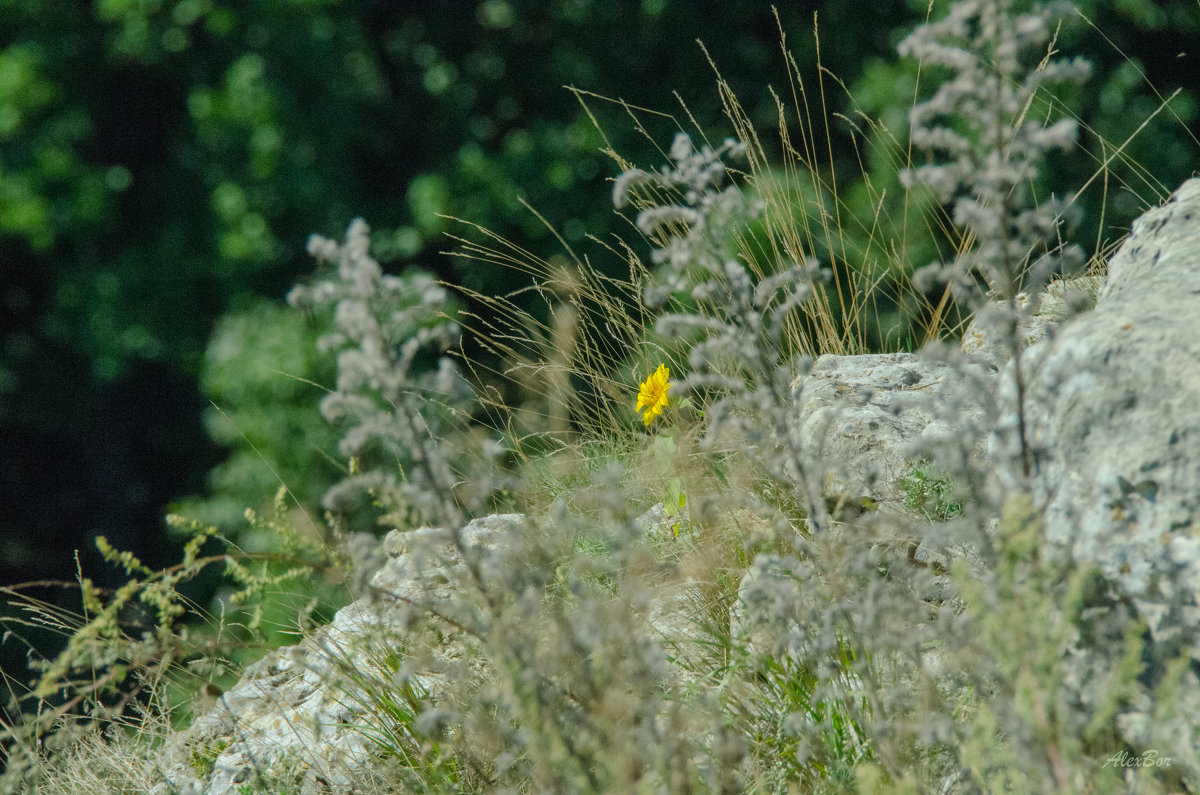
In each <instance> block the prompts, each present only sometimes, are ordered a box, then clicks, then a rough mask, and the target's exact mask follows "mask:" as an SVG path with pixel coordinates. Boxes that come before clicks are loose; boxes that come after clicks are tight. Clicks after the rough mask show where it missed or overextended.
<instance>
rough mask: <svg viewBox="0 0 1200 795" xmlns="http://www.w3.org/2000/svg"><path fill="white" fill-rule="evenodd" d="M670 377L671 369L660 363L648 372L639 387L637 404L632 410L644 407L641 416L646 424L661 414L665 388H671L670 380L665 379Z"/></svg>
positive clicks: (665, 393)
mask: <svg viewBox="0 0 1200 795" xmlns="http://www.w3.org/2000/svg"><path fill="white" fill-rule="evenodd" d="M670 377H671V371H670V370H668V369H667V366H666V365H665V364H660V365H659V366H658V369H657V370H655V371H654V372H653V373H651V374H650V377H649V378H647V379H646V380H645V381H643V382H642V387H641V389H639V390H638V399H637V406H636V407H635V408H634V411H641V410H642V408H643V407H644V408H645V409H646V413H645V414H644V415H643V416H642V422H644V423H645V424H646V425H649V424H650V421H651V420H652V419H654V418H655V417H657V416H658V415H659V414H662V411H663V409H664V408H666V405H667V390H668V389H670V388H671V382H670V381H668V380H667V379H668V378H670Z"/></svg>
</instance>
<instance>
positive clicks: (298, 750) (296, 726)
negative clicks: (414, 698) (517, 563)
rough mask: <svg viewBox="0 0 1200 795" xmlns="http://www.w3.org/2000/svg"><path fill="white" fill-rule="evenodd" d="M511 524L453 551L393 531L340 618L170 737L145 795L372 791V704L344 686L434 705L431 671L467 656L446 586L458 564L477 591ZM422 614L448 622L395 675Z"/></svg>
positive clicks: (421, 536) (489, 529) (462, 607)
mask: <svg viewBox="0 0 1200 795" xmlns="http://www.w3.org/2000/svg"><path fill="white" fill-rule="evenodd" d="M522 521H523V517H521V516H519V515H516V514H500V515H493V516H487V517H484V518H481V519H477V520H475V521H473V522H471V523H470V524H468V525H467V526H466V527H464V528H462V529H461V530H459V531H458V534H459V537H458V541H457V543H456V541H455V539H454V538H453V536H452V535H451V533H450V531H448V530H445V529H440V528H422V529H419V530H413V531H410V532H407V533H399V532H398V531H393V532H392V533H391V534H389V536H388V538H387V539H385V541H384V545H383V546H384V549H385V550H386V551H387V552H388V555H389V560H388V561H387V563H386V564H385V565H384V566H383V568H382V569H380V570H379V571H378V572H377V573H376V574H375V575H374V576H373V577H372V578H371V589H372V593H371V594H370V595H368V596H365V597H363V598H361V599H359V600H357V601H355V602H353V603H351V604H349V605H347V606H346V607H343V608H342V609H341V610H339V611H338V612H337V614H336V615H335V616H334V619H333V621H332V623H330V624H328V625H327V626H325V627H322V628H321V629H319V630H318V631H317V632H315V633H313V635H312V636H310V637H309V638H306V640H305V642H304V643H300V644H297V645H295V646H288V647H285V648H280V649H276V650H274V651H272V652H270V653H268V654H267V655H266V656H265V657H263V658H262V659H261V660H259V661H258V662H256V663H254V664H253V665H251V666H249V667H248V668H247V669H246V671H245V673H244V674H243V676H242V678H241V680H240V681H239V682H238V683H237V685H235V686H234V687H233V688H231V689H230V690H229V691H228V692H226V693H224V694H222V695H221V696H220V697H219V698H218V699H217V702H216V704H215V705H214V706H213V707H212V708H211V709H209V710H208V712H206V713H205V714H204V715H201V716H200V717H199V718H197V719H196V720H195V721H194V722H193V723H192V725H191V726H190V727H189V728H188V729H187V730H186V731H183V732H180V733H178V734H175V735H172V737H171V738H170V741H169V745H168V748H167V749H166V750H165V753H164V759H165V760H166V761H165V763H164V770H163V773H164V776H165V779H166V780H165V781H164V782H163V783H161V784H160V785H159V787H158V788H157V789H156V790H155V792H156V793H161V795H167V793H178V794H180V795H192V794H194V795H200V793H207V794H208V795H234V794H235V793H237V792H238V791H239V788H241V787H243V786H245V785H251V786H264V785H266V786H272V787H274V786H279V787H285V788H286V789H287V790H288V791H298V792H300V793H350V792H356V791H360V790H361V788H362V787H363V786H364V784H365V783H367V782H370V781H371V780H372V776H373V775H374V773H373V771H374V769H375V767H374V766H375V761H376V758H377V754H376V752H375V747H374V743H373V742H372V741H371V739H370V737H369V731H370V726H371V724H370V720H371V715H372V707H373V706H374V705H373V704H372V703H371V701H370V699H369V696H368V695H367V694H366V693H365V692H364V691H363V689H362V688H361V687H359V686H358V684H356V681H362V680H361V677H363V676H366V677H371V678H373V679H375V680H379V679H386V678H389V677H391V678H393V679H394V680H395V681H396V686H397V688H404V687H408V688H411V692H412V693H414V694H417V695H418V696H420V697H421V698H422V699H426V698H427V699H429V700H430V701H436V700H437V698H438V696H439V695H440V694H441V693H443V692H444V690H445V687H446V681H445V679H444V678H443V677H442V675H441V674H440V672H439V669H442V668H445V667H446V666H448V665H454V664H458V663H460V662H462V659H463V658H464V657H465V656H467V655H469V651H468V650H467V649H466V648H465V647H464V644H463V643H462V642H461V640H462V638H461V637H459V633H458V632H456V631H455V627H454V622H455V621H456V617H457V618H458V619H462V622H463V623H465V622H467V621H469V620H470V619H469V616H468V615H465V613H466V607H467V604H466V602H467V601H468V600H465V599H463V598H462V596H463V595H462V594H461V592H460V586H458V585H457V583H462V582H464V578H465V577H466V576H468V573H467V571H466V567H467V565H468V561H466V560H464V555H463V554H462V553H463V552H464V551H465V552H466V557H469V558H470V559H471V560H470V563H472V564H474V566H475V569H476V571H477V572H478V573H479V574H480V576H482V577H483V578H484V579H485V580H486V579H487V578H488V575H489V574H490V573H491V569H492V566H491V565H489V564H490V563H491V562H493V561H494V559H495V558H496V557H498V556H497V555H496V554H495V553H496V552H497V551H498V550H500V549H502V548H503V547H504V541H505V538H506V537H508V536H509V534H510V533H513V532H515V530H516V529H517V528H518V527H520V525H521V523H522ZM430 609H434V610H436V611H437V612H438V613H439V614H440V615H443V616H446V617H447V618H449V619H450V620H449V621H447V622H445V624H446V626H445V627H444V628H442V632H441V634H440V638H439V640H440V642H439V644H438V645H437V648H436V649H435V651H434V654H433V657H432V659H428V660H425V661H424V662H425V665H424V666H423V668H422V670H419V671H409V670H407V669H402V670H403V673H402V674H400V675H396V672H395V670H394V669H395V665H396V663H398V662H400V655H399V652H398V645H399V642H400V638H402V637H404V635H405V633H406V632H407V630H408V628H409V626H410V625H411V624H412V621H413V619H414V618H416V617H418V616H422V615H425V614H426V613H427V612H428V610H430ZM404 662H408V661H407V660H405V661H404ZM255 791H258V790H257V789H256V790H255Z"/></svg>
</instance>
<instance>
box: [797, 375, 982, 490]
mask: <svg viewBox="0 0 1200 795" xmlns="http://www.w3.org/2000/svg"><path fill="white" fill-rule="evenodd" d="M977 380H983V381H985V382H988V383H989V384H990V383H991V382H993V381H994V380H995V374H994V372H992V371H991V370H989V369H988V368H986V367H984V366H983V365H980V364H968V365H966V366H965V369H964V368H963V367H959V366H955V365H952V364H949V363H943V362H936V361H931V360H929V359H927V358H922V357H920V356H918V355H917V354H912V353H887V354H865V355H860V356H835V355H832V354H826V355H824V356H821V357H820V358H818V359H817V360H816V362H815V363H814V365H813V367H812V369H811V371H810V372H809V373H808V375H807V376H802V377H801V378H800V379H797V381H796V383H795V385H794V386H793V389H794V391H795V392H797V393H798V404H799V405H798V411H799V413H798V419H797V423H796V428H795V431H794V433H795V435H796V439H797V441H798V442H799V445H800V447H801V449H802V450H803V451H804V454H805V457H806V458H807V459H810V460H815V461H817V462H818V463H819V464H820V466H821V467H822V469H823V470H824V471H825V473H826V475H825V478H824V483H823V484H822V485H823V486H824V488H825V491H826V493H827V494H832V495H836V496H848V497H850V498H852V499H855V500H857V499H858V498H861V497H870V498H871V499H872V500H875V501H877V502H882V503H894V502H895V501H896V500H897V499H898V497H899V495H900V489H899V487H898V483H899V481H900V479H901V478H902V477H903V476H904V475H905V474H906V473H907V472H908V470H909V469H910V468H911V465H912V460H913V456H914V455H916V448H917V447H918V446H919V445H921V444H927V443H936V441H937V440H938V439H940V438H942V437H945V436H950V437H954V436H955V435H956V434H957V433H959V432H960V431H961V427H962V426H963V425H964V424H966V423H967V422H968V421H969V420H971V419H973V418H977V417H978V416H980V415H981V414H982V411H983V409H982V407H981V405H980V403H979V397H978V396H979V395H980V394H981V393H982V392H983V390H981V389H980V387H979V384H977V383H975V382H976V381H977Z"/></svg>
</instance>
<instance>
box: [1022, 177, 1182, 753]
mask: <svg viewBox="0 0 1200 795" xmlns="http://www.w3.org/2000/svg"><path fill="white" fill-rule="evenodd" d="M1197 321H1200V179H1193V180H1190V181H1188V182H1186V183H1184V185H1183V186H1182V187H1181V188H1180V189H1179V190H1178V191H1177V192H1176V193H1175V195H1174V197H1173V198H1172V200H1171V201H1170V202H1169V203H1168V204H1166V205H1165V206H1163V207H1159V208H1157V209H1153V210H1151V211H1149V212H1147V213H1146V214H1145V215H1143V216H1142V217H1141V218H1140V219H1139V220H1138V221H1137V222H1136V223H1135V224H1134V226H1133V230H1132V232H1131V234H1130V235H1129V238H1128V239H1127V240H1126V241H1125V243H1124V244H1123V245H1122V246H1121V248H1120V250H1119V251H1118V252H1117V253H1116V255H1115V256H1114V257H1113V258H1112V260H1111V261H1110V263H1109V266H1108V279H1107V281H1106V282H1105V284H1104V286H1103V288H1102V289H1101V290H1100V293H1099V297H1098V299H1097V302H1096V307H1095V309H1094V311H1092V312H1089V313H1086V314H1084V315H1081V316H1079V317H1078V318H1076V319H1075V320H1074V321H1073V322H1071V323H1069V324H1067V325H1065V326H1064V327H1063V328H1062V329H1060V330H1059V332H1058V333H1057V334H1055V335H1054V337H1053V339H1049V340H1047V341H1045V342H1043V343H1041V344H1039V345H1037V346H1035V347H1034V348H1032V349H1030V351H1029V354H1030V355H1029V357H1028V364H1029V368H1030V373H1031V374H1032V380H1031V383H1030V388H1029V393H1028V397H1029V405H1031V406H1033V407H1034V412H1033V413H1032V417H1031V421H1030V423H1029V425H1030V427H1029V432H1030V438H1031V439H1032V443H1033V445H1034V447H1035V449H1037V450H1038V452H1039V455H1040V456H1041V457H1042V461H1041V464H1040V466H1039V472H1038V477H1037V483H1038V485H1039V486H1040V492H1041V493H1040V494H1039V495H1037V496H1038V497H1039V498H1040V501H1039V507H1041V508H1043V509H1044V511H1045V534H1046V540H1047V542H1048V543H1049V544H1050V545H1052V548H1054V549H1057V550H1060V551H1061V552H1062V553H1063V557H1064V558H1065V559H1067V560H1071V561H1072V562H1073V563H1074V564H1075V565H1082V566H1094V567H1096V568H1097V569H1098V570H1099V572H1100V573H1101V574H1102V576H1103V578H1104V580H1105V582H1106V583H1107V586H1108V588H1109V589H1110V601H1111V609H1110V614H1111V615H1109V616H1108V617H1104V616H1100V617H1097V618H1096V619H1094V620H1095V621H1096V625H1097V628H1099V627H1100V626H1102V625H1103V621H1105V620H1111V621H1112V622H1115V623H1113V624H1112V625H1111V626H1108V627H1105V630H1106V631H1105V632H1101V633H1098V634H1097V635H1096V637H1097V638H1100V639H1102V638H1105V637H1111V636H1112V635H1113V633H1114V632H1115V633H1116V640H1117V641H1122V640H1123V638H1122V637H1121V635H1120V630H1121V629H1122V627H1124V626H1126V624H1127V621H1128V619H1126V620H1124V621H1122V620H1121V619H1120V618H1119V616H1118V614H1119V613H1120V612H1121V611H1122V609H1128V606H1130V605H1131V606H1132V609H1133V612H1134V614H1135V616H1136V619H1137V620H1140V621H1142V622H1144V623H1145V626H1146V627H1147V629H1148V633H1149V637H1148V638H1147V640H1148V641H1149V643H1148V645H1147V650H1146V653H1145V656H1146V659H1147V666H1146V669H1145V671H1144V673H1143V676H1141V677H1139V680H1138V684H1137V686H1136V687H1135V688H1134V692H1133V693H1131V694H1130V697H1129V699H1128V700H1127V701H1126V703H1125V706H1124V707H1123V708H1122V710H1121V712H1120V714H1119V716H1118V723H1119V725H1120V726H1121V729H1122V732H1123V734H1124V735H1125V738H1126V740H1127V741H1129V742H1130V743H1131V744H1132V745H1134V747H1139V748H1151V747H1152V748H1156V749H1158V750H1159V752H1160V753H1162V754H1166V755H1169V756H1173V757H1174V759H1175V760H1176V763H1177V764H1179V763H1181V762H1184V761H1185V760H1190V762H1189V764H1190V765H1191V773H1192V775H1193V776H1197V775H1200V762H1197V761H1196V760H1200V718H1198V717H1197V716H1200V679H1198V678H1197V673H1198V672H1200V334H1198V333H1197V330H1196V328H1195V327H1194V325H1193V324H1194V323H1195V322H1197ZM1097 643H1098V644H1099V645H1098V646H1091V647H1083V646H1081V648H1080V649H1079V650H1078V655H1079V657H1080V660H1079V661H1078V664H1077V666H1075V667H1077V668H1078V669H1079V670H1080V676H1079V681H1076V682H1073V683H1072V684H1073V685H1074V686H1075V687H1076V688H1077V689H1078V691H1079V693H1080V697H1081V698H1082V699H1084V701H1085V703H1088V704H1090V705H1093V706H1094V705H1098V704H1099V703H1102V699H1104V698H1107V697H1108V696H1109V695H1111V694H1110V693H1107V692H1105V687H1106V685H1105V684H1104V683H1105V682H1111V681H1114V680H1112V679H1111V675H1112V674H1113V672H1114V669H1115V668H1116V666H1118V665H1119V664H1120V659H1121V658H1120V654H1119V649H1117V648H1109V646H1108V645H1106V644H1105V642H1104V641H1103V640H1098V641H1097ZM1113 655H1116V656H1115V657H1114V656H1113ZM1180 662H1183V663H1185V664H1184V667H1183V668H1182V669H1181V670H1177V671H1176V674H1177V675H1178V676H1179V677H1181V678H1180V680H1179V682H1178V684H1176V685H1173V686H1172V687H1171V689H1172V691H1173V692H1175V693H1176V694H1177V696H1176V698H1177V699H1178V700H1177V701H1176V703H1173V704H1169V705H1168V704H1163V703H1161V702H1159V701H1156V699H1155V697H1154V694H1153V690H1154V689H1155V688H1156V687H1158V686H1159V685H1161V684H1163V682H1164V681H1165V679H1164V677H1166V676H1167V673H1166V671H1167V669H1168V668H1170V667H1171V666H1172V665H1173V664H1178V663H1180ZM1089 680H1090V681H1089ZM1168 708H1169V709H1168Z"/></svg>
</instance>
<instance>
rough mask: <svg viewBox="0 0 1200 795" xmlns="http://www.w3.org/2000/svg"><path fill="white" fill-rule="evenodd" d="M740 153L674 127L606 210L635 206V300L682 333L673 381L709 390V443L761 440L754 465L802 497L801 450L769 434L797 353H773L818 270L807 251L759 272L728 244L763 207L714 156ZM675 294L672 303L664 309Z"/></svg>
mask: <svg viewBox="0 0 1200 795" xmlns="http://www.w3.org/2000/svg"><path fill="white" fill-rule="evenodd" d="M745 152H746V145H745V144H744V143H742V142H739V141H734V140H726V141H725V142H724V143H723V144H722V145H721V146H720V147H719V148H717V149H715V150H714V149H712V148H711V147H709V146H707V145H704V146H701V147H700V148H699V149H697V148H696V147H695V146H694V144H693V143H692V140H691V138H690V137H689V136H688V135H687V134H686V133H682V132H680V133H677V134H676V136H675V139H674V141H673V142H672V144H671V148H670V157H671V161H672V162H671V163H670V164H669V165H666V166H663V167H662V168H661V169H660V170H659V171H657V172H647V171H642V170H640V169H630V170H628V171H625V172H624V173H622V174H621V175H620V176H619V177H617V179H616V181H615V186H614V190H613V202H614V204H615V206H616V207H617V209H621V208H622V207H624V206H625V205H626V204H628V203H633V204H634V205H635V207H637V208H638V210H639V211H638V213H637V219H636V224H637V228H638V229H639V231H641V232H642V234H643V235H645V236H646V238H647V239H648V240H649V241H650V242H651V244H652V245H653V250H652V252H651V259H652V260H653V261H654V262H655V263H658V264H659V266H660V267H659V269H658V271H657V272H656V273H655V279H654V281H653V283H652V284H651V285H650V286H649V287H648V288H647V290H646V293H645V296H644V301H645V303H646V305H647V307H649V308H650V309H651V310H656V311H659V312H661V316H660V317H659V320H658V323H657V329H658V331H659V332H660V333H661V334H663V336H665V337H667V338H669V339H672V338H673V339H681V340H687V341H689V343H690V348H689V350H688V367H689V373H688V375H687V376H686V377H685V378H684V379H682V380H681V381H680V382H679V385H678V387H677V389H678V391H679V392H688V391H698V390H707V391H709V392H715V393H716V394H717V395H718V398H717V399H716V401H715V402H714V403H712V404H711V405H710V406H709V407H708V410H707V427H708V429H709V433H708V434H707V435H706V442H707V444H708V445H709V447H710V449H711V448H712V447H713V446H714V445H719V444H721V442H722V439H724V440H728V439H731V438H732V439H737V440H739V441H738V442H737V443H738V444H741V443H742V442H750V443H751V444H750V448H751V449H758V450H767V449H769V450H772V451H773V454H772V455H768V456H764V457H763V458H762V460H761V461H759V462H758V463H759V464H760V465H761V466H762V467H763V469H764V471H765V473H766V474H768V475H769V476H770V477H773V478H777V479H782V480H783V481H784V482H790V483H792V484H793V485H798V486H799V487H800V489H801V494H802V496H804V497H806V498H807V497H811V496H813V495H817V494H819V493H820V490H819V488H818V487H816V486H815V482H810V479H809V477H808V476H807V475H806V474H805V464H804V461H803V459H802V458H801V457H799V456H796V455H792V454H790V453H789V451H788V447H789V446H788V445H787V444H786V442H785V438H786V437H784V436H780V435H779V434H778V430H779V429H780V428H783V427H785V426H786V422H787V418H786V416H784V415H783V414H781V413H780V411H781V410H784V411H785V413H786V410H785V409H784V407H785V406H787V405H788V403H789V397H790V395H791V389H792V387H791V384H792V381H793V379H794V378H795V373H796V370H797V369H798V368H802V367H803V366H805V364H804V362H802V361H789V360H787V359H786V357H785V356H784V354H781V352H782V351H787V350H789V349H790V348H791V346H789V345H787V344H785V337H786V335H787V332H788V322H789V319H790V318H791V317H792V314H793V312H794V310H796V309H798V308H800V307H802V306H803V304H804V303H805V302H806V301H807V300H808V298H809V297H810V295H811V294H812V289H813V285H814V282H815V280H817V279H819V278H820V273H819V269H818V267H817V264H816V262H815V260H812V259H807V260H805V261H803V262H799V263H787V264H785V265H783V266H782V267H778V268H775V270H774V272H773V273H769V274H763V273H761V270H760V268H759V267H758V266H757V264H755V267H749V266H748V265H749V264H748V263H747V262H746V260H745V258H744V257H742V256H740V255H739V254H738V252H737V251H736V248H737V246H736V240H735V238H736V237H737V236H738V235H740V234H744V233H745V230H746V228H747V226H748V225H750V224H751V223H753V221H754V220H755V219H756V218H758V217H759V216H760V215H761V214H762V212H763V211H764V209H765V204H764V203H763V202H762V201H761V200H759V199H757V198H756V197H755V196H754V195H753V193H752V191H747V190H744V189H743V187H742V186H741V185H740V184H738V183H737V182H735V181H734V180H733V179H732V176H731V174H732V172H731V171H730V169H729V168H728V167H727V166H726V164H725V162H724V160H723V158H725V157H729V158H734V159H740V158H743V157H744V156H745ZM681 298H682V299H683V301H684V302H685V303H684V304H683V311H673V310H675V309H678V308H680V299H681ZM689 303H690V305H691V306H690V307H689V306H688V304H689ZM697 338H698V341H697ZM809 502H810V503H812V504H816V503H819V502H820V500H809ZM808 521H809V523H810V525H819V524H820V523H821V522H822V521H823V520H822V514H821V512H820V511H814V512H812V514H811V515H810V516H809V518H808Z"/></svg>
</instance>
